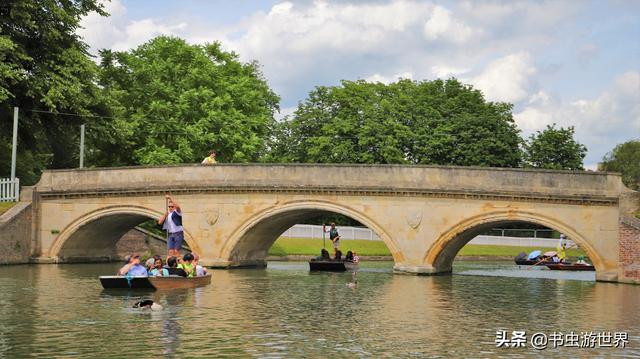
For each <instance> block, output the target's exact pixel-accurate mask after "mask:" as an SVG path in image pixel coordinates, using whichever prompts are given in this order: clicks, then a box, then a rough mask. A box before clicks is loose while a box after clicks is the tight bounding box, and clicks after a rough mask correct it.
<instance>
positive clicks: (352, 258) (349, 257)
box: [314, 248, 360, 263]
mask: <svg viewBox="0 0 640 359" xmlns="http://www.w3.org/2000/svg"><path fill="white" fill-rule="evenodd" d="M314 259H315V260H316V261H325V262H326V261H334V262H351V263H359V262H360V257H359V256H358V253H356V252H352V251H347V254H346V255H345V256H344V258H343V257H342V251H340V250H339V249H338V250H336V252H335V255H334V257H333V258H331V256H329V251H327V250H326V249H324V248H322V250H321V251H320V255H319V256H317V257H316V258H314Z"/></svg>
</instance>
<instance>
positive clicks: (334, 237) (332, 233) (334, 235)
mask: <svg viewBox="0 0 640 359" xmlns="http://www.w3.org/2000/svg"><path fill="white" fill-rule="evenodd" d="M323 226H324V225H323ZM329 239H330V240H331V242H333V256H334V257H335V255H336V253H337V252H338V248H340V234H338V229H337V228H336V224H335V223H331V229H329Z"/></svg>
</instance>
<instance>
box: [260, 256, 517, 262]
mask: <svg viewBox="0 0 640 359" xmlns="http://www.w3.org/2000/svg"><path fill="white" fill-rule="evenodd" d="M315 257H316V256H313V255H288V256H268V257H267V260H268V261H273V262H308V261H309V260H310V259H311V258H315ZM360 260H361V261H365V262H385V261H393V257H392V256H390V255H389V256H360ZM455 260H456V261H505V262H513V257H511V256H456V258H455Z"/></svg>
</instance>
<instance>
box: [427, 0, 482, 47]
mask: <svg viewBox="0 0 640 359" xmlns="http://www.w3.org/2000/svg"><path fill="white" fill-rule="evenodd" d="M474 32H477V30H473V29H472V28H471V27H469V26H467V25H466V24H465V23H464V22H462V21H461V20H457V19H455V18H454V17H453V16H452V15H451V11H449V10H447V9H446V8H443V7H442V6H436V7H435V8H434V9H433V12H432V14H431V16H430V17H429V20H427V22H426V23H425V24H424V36H425V38H427V40H438V39H445V40H449V41H453V42H458V43H462V42H465V41H467V40H468V39H469V38H471V36H472V35H473V34H474Z"/></svg>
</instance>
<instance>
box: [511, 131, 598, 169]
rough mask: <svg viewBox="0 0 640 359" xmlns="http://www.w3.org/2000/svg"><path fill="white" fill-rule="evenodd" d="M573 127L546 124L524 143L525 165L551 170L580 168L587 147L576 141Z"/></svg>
mask: <svg viewBox="0 0 640 359" xmlns="http://www.w3.org/2000/svg"><path fill="white" fill-rule="evenodd" d="M573 137H574V128H573V127H568V128H562V127H560V128H558V129H556V127H555V124H553V125H548V126H547V128H545V129H544V130H543V131H538V132H537V133H536V134H533V135H531V136H530V137H529V139H528V141H526V142H525V143H524V153H523V155H524V164H525V166H527V167H534V168H544V169H552V170H582V169H584V168H583V165H582V160H583V159H584V157H585V156H586V154H587V148H586V147H585V146H584V145H582V144H580V143H578V142H576V140H575V139H574V138H573Z"/></svg>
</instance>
